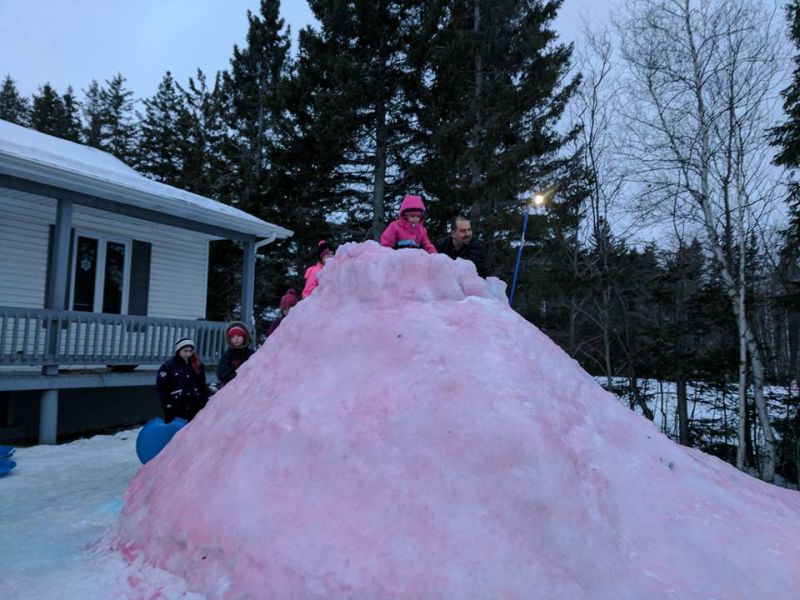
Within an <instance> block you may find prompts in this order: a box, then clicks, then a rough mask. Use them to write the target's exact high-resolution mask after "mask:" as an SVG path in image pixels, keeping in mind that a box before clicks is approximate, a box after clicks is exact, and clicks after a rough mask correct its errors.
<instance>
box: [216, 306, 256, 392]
mask: <svg viewBox="0 0 800 600" xmlns="http://www.w3.org/2000/svg"><path fill="white" fill-rule="evenodd" d="M225 340H226V341H227V342H228V349H227V350H225V352H224V353H223V354H222V356H221V357H220V359H219V364H217V379H219V383H220V386H223V385H225V384H226V383H228V382H229V381H230V380H231V379H233V378H234V377H236V369H238V368H239V367H241V366H242V363H243V362H244V361H246V360H247V359H248V358H250V357H251V356H252V355H253V352H254V350H253V349H252V348H251V347H250V332H248V330H247V326H246V325H245V324H244V323H242V322H241V321H235V322H233V323H231V324H230V325H228V327H227V329H226V330H225Z"/></svg>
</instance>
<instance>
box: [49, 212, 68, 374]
mask: <svg viewBox="0 0 800 600" xmlns="http://www.w3.org/2000/svg"><path fill="white" fill-rule="evenodd" d="M71 229H72V200H65V199H63V198H59V199H58V207H57V209H56V224H55V229H54V231H53V256H52V258H51V260H50V270H49V272H48V273H47V278H48V281H49V285H48V286H47V289H48V294H47V297H46V298H45V299H44V307H45V308H47V309H51V310H64V309H65V308H66V295H67V274H68V272H69V265H68V264H67V262H68V260H69V238H70V230H71ZM60 334H61V328H60V326H59V323H58V321H57V320H55V319H54V320H51V321H50V323H49V325H48V328H47V357H48V358H47V360H46V362H45V364H44V367H43V368H42V373H44V374H45V375H58V360H57V356H58V352H59V347H60V344H59V337H60Z"/></svg>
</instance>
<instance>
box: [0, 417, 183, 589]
mask: <svg viewBox="0 0 800 600" xmlns="http://www.w3.org/2000/svg"><path fill="white" fill-rule="evenodd" d="M137 433H138V430H132V431H124V432H121V433H118V434H116V435H113V436H110V435H102V436H96V437H93V438H90V439H83V440H78V441H76V442H73V443H71V444H64V445H61V446H33V447H31V448H17V450H16V453H15V455H14V458H15V460H16V462H17V468H16V469H14V470H13V471H12V472H11V473H10V474H9V475H7V476H5V477H2V478H0V598H2V599H3V600H17V599H19V600H23V599H24V600H28V599H31V600H33V599H36V600H76V599H82V600H94V599H98V600H100V599H112V598H128V597H130V595H131V594H130V593H129V590H128V589H126V588H123V587H120V573H124V572H126V570H128V569H130V568H131V567H130V565H128V564H127V563H126V561H124V560H123V559H122V558H121V557H120V556H119V555H118V554H116V553H114V552H112V551H111V550H110V544H109V543H108V541H107V532H108V529H109V527H110V526H111V525H112V524H113V523H114V522H115V521H116V519H117V515H118V514H119V511H120V509H121V508H122V493H123V491H124V490H125V486H126V485H127V484H128V482H129V481H130V479H131V478H132V477H133V476H134V475H135V474H136V472H137V471H138V470H139V469H140V468H141V466H142V465H141V464H140V463H139V460H138V459H137V458H136V451H135V440H136V435H137ZM139 569H141V566H140V567H139ZM151 576H152V578H153V580H154V581H158V582H160V585H161V588H162V589H163V590H171V591H169V592H168V593H169V594H170V595H168V596H164V597H165V598H180V597H185V598H192V595H186V596H184V595H183V592H184V590H185V584H184V583H183V582H182V581H180V580H178V579H176V578H174V577H172V576H170V575H168V574H166V573H159V572H158V571H156V570H151ZM195 597H197V596H195Z"/></svg>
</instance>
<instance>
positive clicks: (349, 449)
mask: <svg viewBox="0 0 800 600" xmlns="http://www.w3.org/2000/svg"><path fill="white" fill-rule="evenodd" d="M503 292H504V287H503V284H502V283H501V282H499V281H498V280H496V279H491V278H490V279H488V280H483V279H481V278H479V277H478V276H477V274H476V273H475V269H474V267H473V265H472V263H469V262H465V261H462V260H457V261H452V260H450V259H449V258H447V257H446V256H442V255H428V254H426V253H425V252H423V251H420V250H402V251H393V250H389V249H386V248H381V247H379V246H378V245H377V244H375V243H372V242H367V243H364V244H348V245H346V246H344V247H343V248H341V249H340V251H339V252H338V253H337V256H336V258H335V259H334V260H333V261H330V262H329V264H328V265H327V266H326V267H325V269H323V271H322V272H321V274H320V286H319V288H318V289H317V290H316V291H315V292H314V293H313V294H312V296H311V297H310V298H309V299H308V300H304V301H303V302H301V303H300V304H298V305H297V306H296V307H295V308H294V309H293V310H292V312H291V313H290V314H289V316H288V317H287V318H286V319H285V320H284V321H283V323H282V324H281V326H280V328H279V329H278V330H277V332H276V333H275V334H274V335H273V336H271V337H270V338H269V339H268V340H267V343H266V344H265V345H264V346H263V347H262V348H261V349H260V350H259V351H258V352H257V353H256V354H255V355H254V356H253V357H252V358H251V359H250V360H249V361H248V362H247V363H245V364H244V365H243V366H242V367H241V369H240V372H239V376H238V377H237V378H236V379H235V380H234V381H233V382H232V383H231V384H229V385H228V386H226V387H225V388H224V389H223V390H222V391H221V392H219V393H218V394H217V395H216V396H214V398H213V399H212V401H211V403H210V404H209V406H208V407H207V408H206V409H205V410H204V411H202V412H201V413H200V415H199V416H198V417H197V418H196V419H195V420H194V421H193V422H192V423H190V424H189V425H188V426H187V427H186V428H184V429H183V430H182V431H180V432H179V433H178V434H177V435H176V437H175V438H174V439H173V441H172V442H171V443H170V445H169V446H168V447H167V448H166V450H165V451H164V452H163V453H162V454H161V455H159V456H158V457H157V458H156V459H154V460H153V461H151V462H150V463H148V464H147V465H146V466H145V467H144V468H142V469H141V470H140V471H139V473H138V474H137V475H136V476H135V477H134V478H133V480H132V481H131V483H130V485H129V486H128V488H127V491H126V493H125V500H124V507H123V509H122V512H121V515H120V518H119V521H118V523H117V530H116V532H115V538H114V540H113V543H114V546H115V548H117V549H118V551H119V553H120V556H123V557H124V558H125V560H127V561H130V565H137V564H138V565H141V568H142V569H150V571H146V572H145V571H143V573H144V574H143V575H142V576H140V577H136V576H130V575H128V580H129V582H130V593H131V595H137V594H141V596H142V597H145V594H153V593H158V587H157V585H155V586H154V584H153V583H152V582H148V580H147V574H146V573H148V572H150V573H152V572H156V573H163V572H167V573H170V574H172V575H174V576H177V577H178V578H180V579H181V580H185V582H186V586H187V587H186V589H188V590H191V591H192V592H194V593H198V594H201V595H203V596H205V597H208V598H226V599H233V598H236V599H244V598H253V599H255V598H276V599H289V598H665V597H668V598H790V597H797V594H798V590H800V568H798V565H800V494H798V493H797V492H793V491H788V490H784V489H780V488H777V487H774V486H770V485H767V484H764V483H762V482H759V481H757V480H755V479H753V478H751V477H749V476H747V475H745V474H742V473H740V472H738V471H736V470H735V469H734V468H732V467H731V466H729V465H727V464H726V463H724V462H722V461H720V460H718V459H716V458H713V457H710V456H707V455H704V454H702V453H701V452H698V451H694V450H690V449H686V448H683V447H681V446H678V445H677V444H675V443H673V442H671V441H669V440H668V439H667V438H666V437H664V436H663V435H661V434H660V433H659V432H658V431H657V429H656V428H655V427H654V426H653V425H652V423H650V422H648V421H646V420H644V419H642V418H641V417H638V416H637V415H635V414H634V413H633V412H631V411H630V410H628V409H626V408H625V407H623V406H621V405H620V404H619V403H618V402H617V400H615V399H614V397H612V396H611V395H610V394H608V393H606V392H605V391H604V390H603V389H602V388H601V387H600V386H599V385H598V384H597V383H596V382H595V381H594V380H593V379H592V378H591V377H590V376H589V375H588V374H587V373H585V372H584V371H583V370H582V369H581V368H580V367H579V366H578V365H577V363H575V361H573V360H572V359H571V358H569V357H568V356H567V355H566V354H565V353H564V352H563V351H562V350H560V349H559V348H558V347H557V346H556V345H555V344H554V343H553V342H552V341H551V340H550V339H548V338H547V337H546V336H545V335H544V334H542V333H541V332H540V331H539V330H538V329H537V328H536V327H534V326H533V325H531V324H529V323H527V322H526V321H524V320H523V319H522V318H521V317H519V316H518V315H517V314H516V313H515V312H514V311H513V310H512V309H511V308H509V306H508V303H507V301H506V300H505V296H504V293H503ZM129 568H132V567H129Z"/></svg>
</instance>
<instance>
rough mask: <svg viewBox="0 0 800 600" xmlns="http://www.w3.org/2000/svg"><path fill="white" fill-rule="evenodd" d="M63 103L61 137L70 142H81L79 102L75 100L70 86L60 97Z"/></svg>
mask: <svg viewBox="0 0 800 600" xmlns="http://www.w3.org/2000/svg"><path fill="white" fill-rule="evenodd" d="M61 100H62V101H63V103H64V121H63V124H62V126H61V137H63V138H64V139H65V140H70V141H71V142H79V143H80V142H81V138H82V136H81V107H80V102H78V100H77V99H76V98H75V91H74V90H73V89H72V86H69V87H68V88H67V91H66V93H65V94H64V95H63V96H62V97H61Z"/></svg>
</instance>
